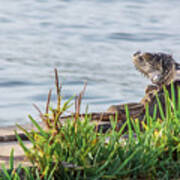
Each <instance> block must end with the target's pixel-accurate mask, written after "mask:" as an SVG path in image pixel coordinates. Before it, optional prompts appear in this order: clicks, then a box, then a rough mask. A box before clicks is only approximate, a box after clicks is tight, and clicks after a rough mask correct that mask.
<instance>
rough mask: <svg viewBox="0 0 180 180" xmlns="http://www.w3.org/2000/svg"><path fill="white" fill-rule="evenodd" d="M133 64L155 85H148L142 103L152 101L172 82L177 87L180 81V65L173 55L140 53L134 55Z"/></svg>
mask: <svg viewBox="0 0 180 180" xmlns="http://www.w3.org/2000/svg"><path fill="white" fill-rule="evenodd" d="M132 59H133V63H134V65H135V67H136V69H137V70H138V71H140V72H141V73H142V74H143V75H145V76H146V77H147V78H149V79H150V80H151V82H152V83H153V85H148V86H147V88H146V90H145V97H144V98H143V99H142V100H141V103H143V104H145V103H146V102H150V101H152V97H153V96H154V95H155V93H156V92H158V91H159V92H160V91H161V90H162V87H163V85H164V86H166V87H167V88H168V87H169V86H170V83H171V81H173V82H174V85H175V90H176V89H177V87H176V85H177V84H179V83H178V82H179V81H180V64H178V63H177V62H176V61H175V60H174V59H173V57H172V56H171V55H169V54H165V53H149V52H144V53H141V52H140V51H138V52H136V53H135V54H134V55H133V58H132Z"/></svg>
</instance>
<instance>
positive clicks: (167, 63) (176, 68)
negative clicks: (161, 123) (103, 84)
mask: <svg viewBox="0 0 180 180" xmlns="http://www.w3.org/2000/svg"><path fill="white" fill-rule="evenodd" d="M132 59H133V63H134V65H135V67H136V69H137V70H138V71H140V72H141V73H143V75H145V76H146V77H147V78H149V79H150V80H151V82H152V83H153V84H151V85H148V86H147V88H146V90H145V96H144V97H143V98H142V100H141V101H140V103H139V104H141V105H143V106H144V113H145V106H146V104H147V103H148V104H149V112H150V115H152V114H153V112H154V106H155V105H157V104H158V103H157V99H156V96H155V94H156V93H157V96H158V97H159V99H160V102H161V104H162V106H163V109H164V110H165V100H164V91H163V88H162V87H163V85H165V86H166V88H167V90H168V92H169V94H170V96H171V87H170V86H171V85H170V83H171V81H173V84H174V87H175V88H174V89H175V94H176V101H177V102H178V101H179V98H180V97H178V87H179V85H180V64H178V63H177V62H175V60H174V59H173V57H172V56H171V55H168V54H165V53H149V52H145V53H141V52H136V53H135V54H134V55H133V57H132ZM120 107H121V105H112V106H110V107H109V108H108V110H107V111H108V112H118V111H119V108H120ZM135 109H137V108H136V106H131V111H134V110H135ZM158 111H159V110H158ZM158 116H159V115H158ZM139 119H140V120H141V119H143V113H142V114H141V116H139Z"/></svg>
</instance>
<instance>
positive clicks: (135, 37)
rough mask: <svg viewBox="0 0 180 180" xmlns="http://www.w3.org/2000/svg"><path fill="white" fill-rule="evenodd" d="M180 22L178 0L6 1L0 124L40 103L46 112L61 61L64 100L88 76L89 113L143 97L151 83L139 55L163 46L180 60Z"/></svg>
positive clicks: (0, 43)
mask: <svg viewBox="0 0 180 180" xmlns="http://www.w3.org/2000/svg"><path fill="white" fill-rule="evenodd" d="M179 20H180V1H178V0H172V1H168V0H156V1H152V0H111V1H110V0H31V1H27V0H18V1H14V0H6V1H1V2H0V63H1V65H0V125H1V126H4V125H13V124H15V123H26V122H29V121H28V118H27V115H28V114H32V115H33V116H35V117H37V116H38V113H37V112H36V111H35V110H34V108H33V106H32V104H33V103H34V104H36V105H38V106H39V107H40V108H41V110H42V111H44V109H45V102H46V99H47V93H48V90H49V89H50V88H53V90H54V91H53V92H54V94H55V88H54V72H53V70H54V68H55V67H56V68H58V70H59V75H60V81H61V82H62V84H63V89H62V94H63V101H65V100H67V99H68V98H69V97H71V96H72V95H74V94H75V93H78V92H79V91H80V90H81V89H82V88H83V84H84V81H87V83H88V86H87V89H86V93H85V96H84V99H83V104H82V112H83V111H84V110H85V107H86V105H88V107H89V111H91V112H92V111H105V110H106V109H107V107H108V106H110V105H112V104H120V103H125V102H138V101H139V100H140V99H141V97H142V96H143V94H144V88H145V86H146V85H147V84H148V83H150V82H149V81H148V80H147V79H145V78H144V77H143V76H142V75H140V74H139V73H138V72H137V71H136V70H135V68H134V67H133V64H132V60H131V56H132V54H133V53H134V52H135V51H137V50H142V51H152V52H157V51H162V52H167V53H170V54H173V56H174V58H175V59H176V60H177V61H179V60H180V23H179ZM179 62H180V61H179ZM54 99H55V97H53V101H52V105H53V104H54V103H55V101H54ZM73 110H74V109H73V108H72V109H71V111H73Z"/></svg>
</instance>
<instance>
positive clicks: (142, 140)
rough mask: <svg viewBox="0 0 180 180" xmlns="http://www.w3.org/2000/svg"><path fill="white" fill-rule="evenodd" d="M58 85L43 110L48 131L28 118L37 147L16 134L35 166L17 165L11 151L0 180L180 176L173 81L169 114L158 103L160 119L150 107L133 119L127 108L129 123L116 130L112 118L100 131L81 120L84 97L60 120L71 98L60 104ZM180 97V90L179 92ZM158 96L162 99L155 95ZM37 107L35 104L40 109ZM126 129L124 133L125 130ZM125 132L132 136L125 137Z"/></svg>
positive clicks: (179, 136)
mask: <svg viewBox="0 0 180 180" xmlns="http://www.w3.org/2000/svg"><path fill="white" fill-rule="evenodd" d="M56 87H57V107H56V108H49V103H50V94H51V92H50V93H49V96H48V102H47V108H46V113H45V114H43V113H41V112H40V111H39V112H40V115H41V118H42V120H43V121H44V122H45V123H46V125H47V130H44V129H42V128H41V127H40V126H39V125H38V123H37V122H36V120H34V119H33V118H32V117H31V116H29V118H30V120H31V122H32V123H33V124H34V125H35V127H36V129H37V130H32V131H31V132H27V131H26V130H25V129H23V128H22V127H21V126H18V127H19V128H20V129H22V130H23V131H24V133H25V134H26V135H27V136H28V138H29V140H30V141H31V142H32V144H33V147H32V148H31V149H29V148H27V147H26V146H25V144H24V143H23V141H22V140H21V139H20V137H19V136H18V134H17V133H16V135H17V138H18V141H19V143H20V146H21V147H22V148H23V150H24V152H25V154H26V156H27V158H28V159H29V161H30V162H31V163H32V167H31V168H27V167H26V168H25V167H21V166H20V167H19V168H17V169H16V170H14V169H13V151H12V153H11V158H10V168H9V170H7V169H6V168H5V167H4V166H3V173H1V174H2V175H1V176H0V178H2V179H9V180H10V179H22V177H23V178H24V179H93V180H95V179H172V178H180V123H179V120H180V103H179V102H180V100H179V99H178V103H177V104H176V101H175V99H176V98H177V97H175V93H174V88H173V85H172V88H171V90H172V93H171V94H172V98H171V99H170V97H169V94H168V92H167V91H166V89H164V92H165V101H166V112H164V111H163V109H162V108H161V103H160V101H158V107H159V109H160V114H161V118H155V117H156V116H155V114H156V112H155V113H154V115H153V117H151V116H150V115H149V113H148V107H147V108H146V109H147V111H146V120H145V121H144V122H140V121H139V120H138V119H136V120H132V119H130V117H129V113H128V109H127V108H126V115H127V121H126V122H125V123H124V125H123V126H122V127H121V129H120V130H119V131H118V132H117V131H116V124H117V120H116V119H115V120H114V119H112V120H111V124H112V129H111V130H109V131H107V133H105V134H103V133H101V131H99V132H97V131H96V130H95V129H96V125H95V124H92V123H91V117H90V116H88V115H87V116H86V117H85V118H84V120H81V119H80V118H79V112H80V104H81V98H82V95H83V93H84V90H85V88H84V90H83V91H82V92H81V93H80V95H79V96H78V97H77V98H76V103H75V104H76V115H75V117H72V118H70V119H68V120H67V121H65V123H64V124H62V123H61V122H60V121H59V118H60V117H61V116H62V115H63V113H64V111H66V110H67V109H68V108H69V107H70V103H71V100H69V101H67V102H66V103H64V105H63V106H61V94H60V93H61V87H59V84H58V78H57V72H56ZM178 94H179V96H178V98H179V97H180V89H179V91H178ZM157 98H158V97H157ZM36 108H37V107H36ZM125 128H126V129H128V130H127V131H126V132H125V134H124V129H125ZM124 135H127V136H128V137H129V138H126V139H125V138H123V137H124Z"/></svg>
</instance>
